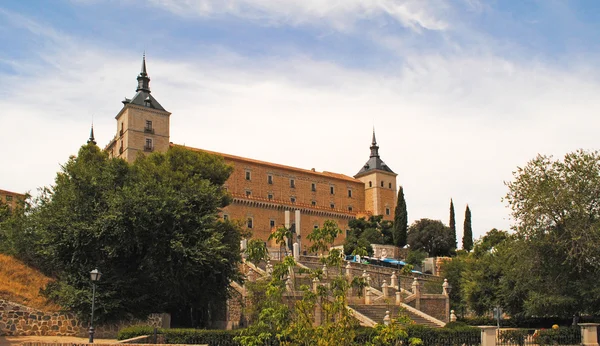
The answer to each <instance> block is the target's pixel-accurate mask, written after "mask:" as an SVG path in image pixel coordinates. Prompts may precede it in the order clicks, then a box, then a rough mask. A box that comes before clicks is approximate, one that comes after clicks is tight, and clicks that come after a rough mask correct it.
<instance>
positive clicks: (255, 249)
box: [246, 239, 269, 264]
mask: <svg viewBox="0 0 600 346" xmlns="http://www.w3.org/2000/svg"><path fill="white" fill-rule="evenodd" d="M246 255H247V256H248V257H247V259H248V261H250V262H253V263H256V264H258V263H259V262H261V261H265V260H267V259H268V258H269V250H268V249H267V244H266V243H265V242H264V241H262V240H260V239H250V240H249V241H248V247H247V248H246Z"/></svg>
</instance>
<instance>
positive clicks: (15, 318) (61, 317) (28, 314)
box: [0, 299, 169, 339]
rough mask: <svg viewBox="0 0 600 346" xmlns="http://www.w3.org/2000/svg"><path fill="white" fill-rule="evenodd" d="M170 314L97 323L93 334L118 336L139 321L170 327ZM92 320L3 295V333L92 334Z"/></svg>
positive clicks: (0, 323) (0, 328)
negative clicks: (41, 307) (40, 307)
mask: <svg viewBox="0 0 600 346" xmlns="http://www.w3.org/2000/svg"><path fill="white" fill-rule="evenodd" d="M168 317H169V315H168V314H152V315H150V316H149V317H148V319H147V320H146V321H140V320H131V321H126V322H120V323H116V324H110V325H98V326H95V327H94V329H95V333H94V337H96V338H111V339H112V338H116V337H117V333H118V332H119V329H121V328H123V327H126V326H130V325H136V324H145V325H151V326H156V327H159V328H165V327H166V328H168V327H169V326H166V325H165V322H167V323H168V321H169V318H168ZM88 327H89V321H80V320H78V319H77V318H76V317H75V315H74V314H71V313H62V312H44V311H40V310H36V309H33V308H30V307H27V306H24V305H20V304H17V303H13V302H10V301H7V300H2V299H0V336H23V335H47V336H79V337H86V336H88V335H89V334H88V333H89V330H88Z"/></svg>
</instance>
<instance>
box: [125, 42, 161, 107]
mask: <svg viewBox="0 0 600 346" xmlns="http://www.w3.org/2000/svg"><path fill="white" fill-rule="evenodd" d="M137 81H138V87H137V89H136V90H135V91H136V93H135V95H134V96H133V98H131V99H128V98H126V99H125V100H124V101H123V104H125V105H126V104H128V103H131V104H134V105H138V106H143V107H149V108H153V109H158V110H161V111H165V112H166V110H165V109H164V108H163V107H162V106H161V105H160V103H158V101H156V99H155V98H154V96H152V95H150V77H148V72H147V71H146V53H144V58H143V59H142V70H141V71H140V74H139V75H138V76H137Z"/></svg>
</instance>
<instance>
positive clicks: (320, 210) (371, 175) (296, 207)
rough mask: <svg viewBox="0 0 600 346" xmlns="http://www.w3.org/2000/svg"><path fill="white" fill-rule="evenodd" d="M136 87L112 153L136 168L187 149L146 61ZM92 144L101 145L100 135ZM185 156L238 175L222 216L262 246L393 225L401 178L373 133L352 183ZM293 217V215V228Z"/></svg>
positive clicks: (246, 161) (271, 166)
mask: <svg viewBox="0 0 600 346" xmlns="http://www.w3.org/2000/svg"><path fill="white" fill-rule="evenodd" d="M137 81H138V83H137V88H136V93H135V95H134V96H133V97H132V98H130V99H129V98H126V99H125V100H123V101H122V102H123V108H122V109H121V111H120V112H119V113H118V114H117V116H116V117H115V119H116V121H117V122H116V123H117V132H116V135H115V136H114V138H113V139H112V140H111V141H110V143H109V144H108V145H107V146H106V148H105V150H106V151H107V152H108V153H109V155H110V156H111V157H119V158H123V159H124V160H126V161H128V162H130V163H131V162H133V161H134V160H135V158H136V157H137V156H138V155H140V154H142V155H143V154H146V153H151V152H154V151H159V152H165V151H167V150H168V149H169V148H170V147H174V146H180V145H177V144H173V143H172V142H171V140H170V117H171V113H170V112H168V111H167V110H165V108H163V106H162V105H161V104H160V103H159V102H158V101H157V100H156V99H155V98H154V96H153V95H152V94H151V91H150V77H149V76H148V73H147V68H146V59H145V57H144V58H143V61H142V69H141V72H140V74H139V75H138V76H137ZM90 140H91V141H93V140H94V138H93V129H92V133H91V135H90ZM181 147H184V146H181ZM185 148H187V149H189V150H193V151H201V152H206V153H211V154H215V155H219V156H221V157H223V158H224V160H225V162H226V163H228V164H230V165H232V166H233V167H234V170H233V173H232V174H231V176H230V177H229V179H228V180H227V182H226V183H225V187H226V188H227V190H228V191H229V193H230V194H231V196H232V197H233V202H232V204H231V205H229V206H227V207H226V208H224V209H223V211H222V216H223V218H230V219H236V220H242V221H243V223H244V225H245V226H246V227H247V228H249V229H250V230H251V231H252V233H253V236H254V237H255V238H259V239H262V240H265V241H266V240H267V238H268V237H269V235H270V234H271V232H272V231H273V230H274V229H276V228H277V227H280V226H281V225H284V224H288V225H290V226H291V227H293V229H294V231H295V233H296V235H297V238H298V239H302V238H303V236H305V235H307V234H309V233H310V232H311V231H312V229H313V228H317V227H320V226H322V225H323V222H324V221H325V220H328V219H331V220H334V221H335V222H337V224H338V226H339V227H340V228H341V229H342V230H347V229H348V222H349V221H350V220H352V219H355V218H357V217H363V216H370V215H383V218H384V219H385V220H393V217H394V215H393V213H394V208H395V207H396V194H397V187H396V176H397V174H396V173H394V172H393V171H392V170H391V169H390V168H389V167H388V166H387V165H386V164H385V163H384V162H383V161H382V160H381V158H380V156H379V146H378V145H377V141H376V139H375V132H374V131H373V139H372V143H371V147H370V149H371V154H370V156H369V159H368V161H367V162H366V163H365V164H364V165H363V166H362V167H360V170H359V172H358V173H357V174H356V175H354V176H353V177H351V176H347V175H344V174H340V173H332V172H317V171H315V170H314V169H310V170H308V169H302V168H296V167H290V166H284V165H280V164H276V163H271V162H265V161H259V160H255V159H250V158H245V157H239V156H234V155H229V154H223V153H217V152H211V151H208V150H203V149H198V148H189V147H185ZM286 211H289V212H290V213H289V214H288V215H290V216H288V217H289V219H287V220H286ZM345 236H346V234H345V233H344V234H343V235H342V237H338V241H337V243H338V244H341V243H343V240H344V239H345ZM301 244H302V248H305V247H306V246H307V245H308V243H307V242H306V241H302V243H301ZM269 245H270V246H271V247H274V245H275V244H269ZM336 245H337V244H336Z"/></svg>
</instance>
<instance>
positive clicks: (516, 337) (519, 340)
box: [498, 329, 528, 346]
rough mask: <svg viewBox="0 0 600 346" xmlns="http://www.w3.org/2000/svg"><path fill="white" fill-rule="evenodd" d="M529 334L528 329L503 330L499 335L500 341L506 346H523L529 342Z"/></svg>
mask: <svg viewBox="0 0 600 346" xmlns="http://www.w3.org/2000/svg"><path fill="white" fill-rule="evenodd" d="M527 334H528V333H527V330H526V329H512V330H501V331H500V332H499V333H498V339H499V340H500V341H501V342H503V343H506V344H516V345H519V346H523V345H525V340H527Z"/></svg>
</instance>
